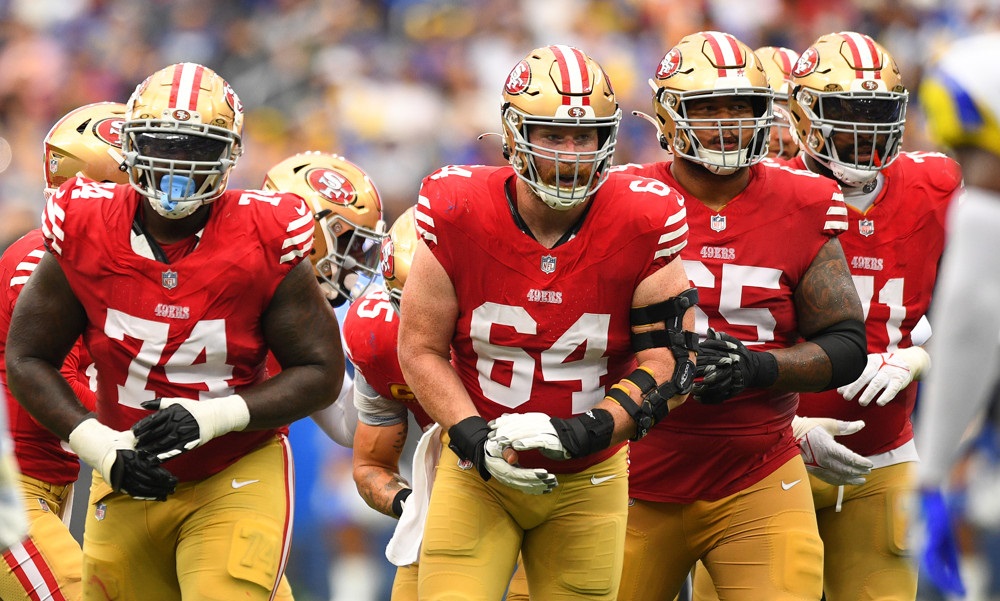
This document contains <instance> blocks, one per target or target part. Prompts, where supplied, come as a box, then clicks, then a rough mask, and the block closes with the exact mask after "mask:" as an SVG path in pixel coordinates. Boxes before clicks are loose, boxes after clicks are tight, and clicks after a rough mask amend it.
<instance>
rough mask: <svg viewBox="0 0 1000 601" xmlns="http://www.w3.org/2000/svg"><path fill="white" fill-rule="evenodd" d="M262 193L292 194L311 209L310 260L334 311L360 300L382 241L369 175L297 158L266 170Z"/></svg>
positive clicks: (325, 158)
mask: <svg viewBox="0 0 1000 601" xmlns="http://www.w3.org/2000/svg"><path fill="white" fill-rule="evenodd" d="M263 189H265V190H273V191H281V192H294V193H295V194H298V195H299V196H301V197H302V198H303V199H305V201H306V203H307V204H308V205H309V207H310V208H311V209H312V212H313V218H314V219H315V220H316V229H315V234H314V242H313V249H312V253H311V254H310V256H309V259H310V261H312V264H313V270H314V271H315V273H316V277H317V279H319V281H320V284H321V286H322V287H323V291H324V292H325V293H326V297H327V299H328V300H329V301H330V302H331V303H332V304H333V305H334V306H339V305H341V304H343V303H344V302H345V301H349V300H353V299H355V298H357V297H359V296H361V295H362V294H364V291H365V290H366V289H367V288H368V286H369V285H371V283H372V281H373V280H374V279H375V276H376V275H377V274H378V266H379V249H380V247H381V242H382V238H383V237H384V236H385V222H383V221H382V199H381V197H380V196H379V193H378V190H377V189H376V188H375V184H373V183H372V181H371V179H370V178H369V177H368V175H367V174H366V173H365V172H364V171H363V170H362V169H361V168H360V167H358V166H357V165H355V164H354V163H352V162H350V161H348V160H347V159H345V158H344V157H342V156H339V155H336V154H327V153H323V152H301V153H299V154H296V155H293V156H291V157H288V158H287V159H285V160H283V161H281V162H280V163H278V164H277V165H275V166H273V167H271V169H269V170H268V172H267V173H266V174H265V175H264V185H263Z"/></svg>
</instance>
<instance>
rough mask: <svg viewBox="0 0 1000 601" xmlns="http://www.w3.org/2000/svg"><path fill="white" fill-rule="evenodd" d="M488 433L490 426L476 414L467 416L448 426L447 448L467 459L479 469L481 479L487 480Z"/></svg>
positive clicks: (488, 473) (488, 477)
mask: <svg viewBox="0 0 1000 601" xmlns="http://www.w3.org/2000/svg"><path fill="white" fill-rule="evenodd" d="M489 434H490V426H489V424H487V423H486V420H485V419H483V418H482V417H480V416H478V415H470V416H469V417H467V418H465V419H463V420H462V421H460V422H458V423H457V424H455V425H454V426H452V427H450V428H448V438H449V439H450V440H449V442H448V448H449V449H451V450H452V451H454V452H455V454H456V455H458V457H459V459H462V460H464V461H469V462H471V463H472V465H474V466H475V467H476V469H477V470H479V475H480V476H482V477H483V480H489V479H490V478H491V476H492V475H491V474H490V472H489V470H488V469H486V449H485V448H484V446H485V445H486V438H487V437H488V436H489Z"/></svg>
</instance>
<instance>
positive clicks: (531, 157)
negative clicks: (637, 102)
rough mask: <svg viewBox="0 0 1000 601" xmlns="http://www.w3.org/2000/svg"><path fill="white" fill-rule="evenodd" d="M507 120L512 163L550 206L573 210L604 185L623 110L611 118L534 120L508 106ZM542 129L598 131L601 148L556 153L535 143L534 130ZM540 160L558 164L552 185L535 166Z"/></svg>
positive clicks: (506, 108) (525, 180)
mask: <svg viewBox="0 0 1000 601" xmlns="http://www.w3.org/2000/svg"><path fill="white" fill-rule="evenodd" d="M503 120H504V124H505V128H504V129H505V130H506V131H507V132H509V135H510V137H511V138H512V140H513V143H514V148H513V151H512V152H511V153H510V154H511V159H510V160H511V164H512V165H513V167H514V170H515V171H516V172H517V176H518V178H520V179H521V180H522V181H524V182H525V183H527V184H528V185H529V186H530V187H531V189H532V190H533V191H534V192H535V193H536V194H537V195H538V196H539V198H541V199H542V201H543V202H544V203H545V204H547V205H548V206H550V207H552V208H553V209H557V210H560V211H566V210H569V209H572V208H573V207H576V206H578V205H580V204H582V203H583V202H585V201H586V200H587V199H588V198H590V197H591V196H593V195H594V194H595V193H596V192H597V190H598V189H600V187H601V186H602V185H604V182H605V180H606V179H607V168H608V167H609V166H610V165H611V161H612V157H613V155H614V152H615V145H616V143H617V139H618V124H619V122H620V120H621V111H620V110H618V111H616V112H615V114H614V115H612V116H610V117H603V118H601V117H597V118H572V117H567V118H565V119H560V118H551V117H534V116H531V115H528V114H526V113H524V112H522V111H520V110H518V109H517V108H516V107H513V106H510V105H507V106H506V107H505V108H504V110H503ZM542 125H544V126H548V127H566V128H570V127H572V128H580V127H595V128H597V143H598V148H597V150H594V151H584V152H572V151H561V150H554V149H551V148H547V147H545V146H544V145H540V144H537V143H535V142H531V141H530V136H529V132H530V128H531V127H533V126H542ZM536 159H541V160H544V161H552V162H554V163H555V179H554V181H553V182H552V183H547V182H545V181H544V179H543V177H542V175H541V174H540V173H539V169H538V166H537V164H536V163H535V160H536ZM566 181H572V182H573V185H569V186H565V185H559V184H558V182H566Z"/></svg>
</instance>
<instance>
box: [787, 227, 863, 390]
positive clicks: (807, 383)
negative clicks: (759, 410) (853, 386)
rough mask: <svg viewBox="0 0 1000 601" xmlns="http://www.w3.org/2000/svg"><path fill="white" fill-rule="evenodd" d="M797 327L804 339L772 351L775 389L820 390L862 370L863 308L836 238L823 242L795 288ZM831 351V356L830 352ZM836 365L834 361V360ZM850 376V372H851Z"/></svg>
mask: <svg viewBox="0 0 1000 601" xmlns="http://www.w3.org/2000/svg"><path fill="white" fill-rule="evenodd" d="M795 306H796V316H797V318H798V323H799V332H800V333H801V334H802V336H803V337H804V338H805V339H806V342H800V343H799V344H796V345H794V346H792V347H790V348H787V349H778V350H774V351H771V352H772V353H773V354H774V356H775V358H777V360H778V380H777V381H776V382H775V384H774V388H775V389H778V390H795V391H799V392H804V391H815V390H824V389H828V388H830V387H831V384H832V383H834V382H840V383H839V384H836V385H837V386H839V385H842V384H843V383H845V382H843V380H844V379H845V378H848V379H847V382H851V381H853V380H854V379H855V378H857V376H858V375H860V374H861V370H862V369H864V366H865V359H866V357H867V349H866V347H865V337H864V313H863V311H862V308H861V300H860V298H859V297H858V292H857V289H856V288H855V287H854V282H853V280H852V279H851V272H850V270H849V269H848V267H847V260H846V259H845V258H844V251H843V249H842V248H841V246H840V242H838V241H837V240H836V239H831V240H830V241H828V242H827V243H826V244H824V245H823V246H822V247H821V248H820V250H819V252H818V253H817V254H816V257H815V258H814V259H813V262H812V264H811V265H810V266H809V269H808V270H807V271H806V273H805V275H804V276H803V278H802V282H801V283H800V284H799V287H798V289H797V290H796V291H795ZM831 354H832V355H833V356H832V357H831ZM835 362H836V363H837V364H838V365H834V363H835ZM854 371H856V373H854V375H853V376H850V375H849V374H848V372H852V373H853V372H854Z"/></svg>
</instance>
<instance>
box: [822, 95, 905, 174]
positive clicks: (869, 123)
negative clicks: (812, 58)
mask: <svg viewBox="0 0 1000 601" xmlns="http://www.w3.org/2000/svg"><path fill="white" fill-rule="evenodd" d="M901 107H902V105H901V104H900V102H898V101H896V100H878V99H854V100H847V99H842V98H829V99H824V101H823V118H824V119H826V120H827V121H835V122H839V123H838V124H837V125H836V126H835V129H834V134H833V144H834V146H835V147H836V149H837V156H838V157H840V159H841V160H842V161H846V162H857V163H861V164H865V163H869V162H871V163H872V164H874V165H878V164H880V157H881V156H882V155H884V154H885V148H886V146H887V144H888V142H889V131H888V130H887V128H886V127H885V124H888V123H893V122H895V121H897V120H898V119H899V116H900V111H901V110H902V108H901ZM879 125H882V127H878V126H879ZM873 155H874V156H873Z"/></svg>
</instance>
